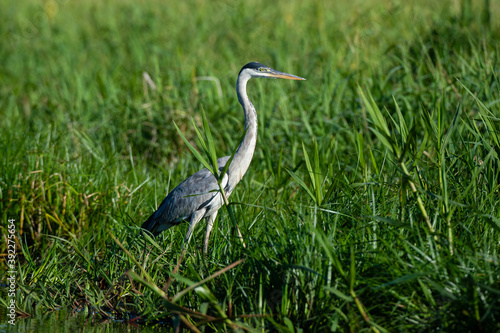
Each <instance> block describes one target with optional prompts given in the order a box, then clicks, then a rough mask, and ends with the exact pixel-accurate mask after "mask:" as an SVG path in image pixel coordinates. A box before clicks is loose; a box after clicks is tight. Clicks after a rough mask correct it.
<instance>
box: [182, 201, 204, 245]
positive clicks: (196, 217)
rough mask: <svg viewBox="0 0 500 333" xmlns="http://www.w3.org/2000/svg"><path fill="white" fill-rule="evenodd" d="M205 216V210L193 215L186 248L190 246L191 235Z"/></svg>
mask: <svg viewBox="0 0 500 333" xmlns="http://www.w3.org/2000/svg"><path fill="white" fill-rule="evenodd" d="M203 215H205V210H204V209H203V210H197V211H195V212H194V213H193V214H192V215H191V221H190V222H189V229H188V232H187V234H186V247H187V245H188V244H189V240H190V239H191V235H192V233H193V230H194V227H195V226H196V223H198V222H199V221H200V220H201V219H202V218H203Z"/></svg>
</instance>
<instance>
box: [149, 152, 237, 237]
mask: <svg viewBox="0 0 500 333" xmlns="http://www.w3.org/2000/svg"><path fill="white" fill-rule="evenodd" d="M228 160H229V156H226V157H222V158H219V159H218V160H217V166H218V168H219V172H220V171H222V169H223V168H224V166H225V165H226V163H227V161H228ZM227 178H228V177H227V175H225V177H224V178H223V183H222V185H223V187H225V186H226V184H227ZM218 190H219V185H218V184H217V180H216V179H215V177H214V175H213V174H212V173H211V172H210V171H209V170H208V169H206V168H205V169H202V170H200V171H198V172H196V173H194V174H192V175H191V176H190V177H189V178H187V179H186V180H184V181H183V182H182V183H180V184H179V185H177V187H175V188H174V189H173V190H172V191H171V192H170V193H169V194H168V195H167V197H166V198H165V199H164V200H163V201H162V203H161V204H160V206H159V207H158V210H156V212H154V213H153V214H152V215H151V216H150V217H149V218H148V219H147V220H146V221H145V222H144V223H143V224H142V228H143V229H146V230H148V231H150V232H152V233H153V235H155V236H156V235H158V234H159V233H160V232H162V231H163V230H166V229H168V228H170V227H172V226H174V225H177V224H179V223H182V222H183V221H186V220H189V218H190V216H191V215H192V214H193V213H194V212H196V211H198V210H200V209H204V210H206V211H207V212H209V211H213V209H214V208H216V209H218V208H219V207H220V204H219V200H213V199H214V197H215V196H216V195H217V194H218V192H216V191H218ZM213 204H216V205H218V206H219V207H210V206H211V205H213Z"/></svg>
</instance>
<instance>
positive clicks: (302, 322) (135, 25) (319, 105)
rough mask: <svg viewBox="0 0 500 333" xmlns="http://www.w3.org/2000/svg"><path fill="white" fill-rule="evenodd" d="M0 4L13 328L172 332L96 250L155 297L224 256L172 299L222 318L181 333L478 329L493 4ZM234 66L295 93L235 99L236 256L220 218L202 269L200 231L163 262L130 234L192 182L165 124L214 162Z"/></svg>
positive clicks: (261, 88) (487, 212) (492, 187)
mask: <svg viewBox="0 0 500 333" xmlns="http://www.w3.org/2000/svg"><path fill="white" fill-rule="evenodd" d="M0 6H1V10H0V19H1V21H2V22H4V23H3V24H2V25H0V35H1V36H3V38H1V39H0V59H1V66H0V112H1V115H2V122H1V124H0V132H1V133H2V134H1V136H0V141H1V148H0V149H1V156H2V158H1V159H0V163H1V168H2V172H1V175H0V184H1V192H0V207H1V212H2V221H1V223H2V225H1V228H2V230H3V231H4V232H3V235H6V234H7V233H6V232H5V228H6V225H7V219H9V218H15V219H16V223H17V225H18V227H19V228H18V232H19V239H20V243H19V244H18V245H19V249H18V254H19V258H20V261H19V264H20V265H21V266H20V271H21V272H22V273H21V276H20V287H19V290H18V295H17V298H18V303H17V304H18V306H19V311H20V312H21V313H25V314H31V315H39V314H40V313H44V312H45V311H47V310H53V309H58V308H60V307H69V306H71V307H74V308H75V309H85V311H88V312H89V313H90V312H92V311H96V312H97V313H99V315H100V316H102V317H105V318H107V317H111V318H118V319H130V318H135V317H137V316H140V317H141V320H142V321H144V322H146V323H149V324H152V323H158V322H160V323H165V322H166V323H171V322H170V321H172V322H173V323H174V324H175V323H176V320H181V319H179V318H181V317H182V316H183V315H186V316H187V315H188V314H186V313H185V312H179V311H174V310H175V309H172V308H171V307H169V306H167V304H168V302H167V303H164V302H162V301H161V299H160V297H159V296H158V292H155V291H154V288H151V285H150V286H149V287H145V286H142V285H137V283H136V282H133V281H132V280H128V279H126V278H124V277H123V276H122V274H123V273H124V272H125V270H128V269H134V270H137V265H135V264H134V262H133V261H132V259H131V258H130V257H129V256H127V255H126V254H125V253H124V251H123V250H122V249H121V248H120V247H119V246H118V245H117V244H118V243H117V242H115V241H114V240H113V239H112V238H110V236H109V233H108V232H112V233H113V234H114V235H115V236H116V237H117V238H118V241H119V242H120V243H123V244H124V246H125V247H126V248H127V249H128V251H130V252H131V253H132V255H133V256H134V257H135V258H136V259H137V260H139V262H140V265H142V267H144V268H146V270H147V271H148V273H149V274H150V275H151V277H152V279H153V280H154V283H155V284H157V285H158V286H159V287H160V288H162V287H164V286H165V283H166V281H168V280H169V277H171V276H174V277H176V278H175V279H174V282H173V283H171V284H169V285H170V287H169V288H166V290H165V291H166V292H167V296H166V297H167V298H169V299H170V300H171V299H172V297H173V296H174V295H178V293H179V292H181V291H182V290H183V289H184V288H186V286H188V285H189V284H190V283H194V282H196V281H201V280H203V279H205V278H207V277H208V276H210V274H212V273H214V272H216V271H218V270H219V269H221V268H223V267H226V266H227V265H229V264H231V263H232V262H235V261H237V260H239V259H242V258H246V261H245V262H244V263H242V264H240V265H239V266H238V268H235V269H232V270H229V271H227V272H225V273H224V274H223V275H221V276H220V277H218V278H214V279H210V281H208V282H207V283H206V284H205V288H206V290H209V291H210V293H206V292H202V291H200V290H199V289H198V290H192V291H190V292H187V293H186V294H184V296H183V297H180V296H179V299H178V300H176V302H177V304H179V305H182V306H184V307H186V308H190V309H193V310H196V311H200V312H201V313H203V314H204V315H211V316H214V317H217V318H224V316H228V317H230V318H231V320H233V322H232V323H228V322H227V320H226V321H223V320H221V321H216V322H211V323H206V322H200V321H196V320H195V319H196V317H188V318H190V319H189V320H190V321H191V323H192V324H193V325H197V326H198V327H199V328H201V329H214V328H219V329H230V328H234V326H232V325H236V324H235V322H236V323H237V325H240V324H241V325H243V326H245V327H254V328H259V329H265V328H267V329H271V330H273V329H274V330H276V329H279V330H290V331H295V330H297V331H298V330H300V329H303V330H305V331H311V330H313V331H320V330H332V331H334V330H351V331H360V330H368V329H371V330H381V331H383V330H384V329H388V330H417V331H418V330H438V329H445V330H469V331H477V330H484V331H492V330H498V329H499V326H498V312H499V308H500V306H499V304H498V300H499V297H500V296H499V295H500V269H499V266H498V265H499V263H498V259H499V258H498V251H499V242H498V239H499V232H500V222H499V216H500V208H499V187H498V175H499V173H498V172H499V154H500V144H499V139H498V137H499V136H498V133H499V132H500V125H499V120H500V114H499V105H498V102H499V100H500V99H499V97H500V96H499V92H500V90H499V80H498V45H499V41H500V33H499V31H500V30H499V25H498V23H497V22H498V18H499V14H500V5H499V4H498V3H497V2H494V1H493V2H490V1H487V0H485V1H469V0H461V1H458V0H457V1H441V2H437V1H427V0H425V1H396V0H392V1H389V0H387V1H331V2H330V1H287V2H285V1H277V2H274V3H272V4H271V3H269V2H266V1H259V0H250V1H232V2H227V1H215V2H209V1H194V0H189V1H183V2H165V1H156V0H152V1H129V0H125V1H107V2H100V1H93V0H89V1H85V2H76V1H70V0H60V1H55V0H53V1H36V0H32V1H22V2H18V1H9V2H6V3H2V5H0ZM249 61H259V62H262V63H264V64H266V65H269V66H271V67H273V68H275V69H277V70H281V71H285V72H289V73H293V74H296V75H300V76H303V77H305V78H307V81H305V82H299V83H297V82H281V81H267V80H255V81H256V82H254V81H251V83H250V85H249V95H250V98H251V99H252V101H253V102H254V104H255V106H256V108H257V111H258V116H259V139H258V143H257V149H256V153H255V155H254V160H253V162H252V164H251V167H250V169H249V172H248V174H247V175H246V176H245V178H244V179H243V181H242V182H241V184H239V186H238V188H237V190H236V191H235V193H234V194H233V196H232V198H231V199H232V201H233V202H234V203H235V205H234V207H235V210H236V214H237V218H238V221H239V224H240V227H241V228H242V232H243V236H244V237H245V241H246V243H247V245H248V247H247V248H246V249H243V248H241V246H240V243H239V241H238V240H237V239H234V238H233V237H232V234H231V232H230V229H231V228H230V227H231V223H230V222H229V219H228V216H227V214H226V213H225V212H224V213H222V211H221V214H220V217H219V218H218V221H217V222H216V227H215V230H214V232H213V236H212V239H211V242H210V245H211V247H212V251H211V252H210V254H209V255H208V256H207V257H205V256H204V255H203V254H202V253H201V244H202V234H203V231H204V230H202V229H203V228H201V227H200V228H198V229H197V230H196V232H195V235H194V237H193V242H192V244H191V246H190V250H189V251H188V252H187V254H186V256H185V257H184V258H182V260H181V259H180V258H179V255H180V249H181V246H182V240H183V235H184V234H185V232H186V228H187V226H181V227H177V228H175V229H174V230H170V231H168V232H165V233H164V234H163V235H162V236H161V237H160V238H159V239H157V240H156V241H154V240H150V239H147V240H146V241H145V242H146V243H144V240H142V238H140V237H139V232H138V229H137V227H138V226H139V225H140V224H141V223H142V221H144V220H145V219H146V218H147V216H149V214H150V213H151V212H152V211H153V210H154V209H155V208H156V207H157V205H158V204H159V203H160V202H161V200H162V199H163V197H164V196H165V195H166V193H168V191H169V189H172V188H173V186H175V185H177V184H178V183H179V182H180V181H181V180H183V179H184V178H185V177H187V176H189V175H190V174H192V173H193V172H195V171H197V170H199V169H200V168H201V165H200V163H198V162H197V161H196V160H195V159H194V158H193V156H191V154H190V153H189V150H188V149H186V148H187V147H185V145H184V144H183V143H182V140H181V139H180V138H179V136H178V135H177V133H176V131H175V128H174V126H173V121H175V122H176V123H177V124H178V125H179V126H180V127H181V129H182V130H183V132H184V133H185V135H186V137H187V138H189V139H191V140H193V142H196V141H195V136H196V135H195V132H194V129H193V128H192V126H191V118H194V119H195V121H196V122H197V123H198V124H201V117H200V114H201V109H203V110H205V112H206V113H207V116H208V118H209V121H210V123H211V125H212V128H213V130H212V132H213V133H214V138H215V143H216V146H217V147H218V149H219V150H218V152H219V154H220V156H225V155H228V154H229V153H230V152H231V151H232V149H234V147H236V146H237V144H238V142H237V140H238V138H239V137H240V135H241V133H242V131H243V115H242V112H241V107H240V105H239V104H238V101H237V98H236V94H235V92H234V88H235V82H236V76H237V73H238V71H239V69H240V68H241V66H243V65H244V64H245V63H247V62H249ZM206 76H209V77H211V79H212V81H206V80H204V79H203V77H206ZM219 85H220V89H219ZM363 96H364V97H365V98H362V97H363ZM305 152H307V153H306V154H305ZM287 170H288V171H287ZM308 193H311V195H309V194H308ZM0 246H1V247H2V250H3V252H4V253H5V251H6V250H5V249H6V238H5V236H4V237H2V243H1V244H0ZM177 262H180V270H179V272H178V274H179V275H180V276H181V277H180V276H178V275H176V274H173V273H172V271H173V269H174V266H175V265H176V263H177ZM208 294H210V295H211V296H207V295H208ZM243 314H252V315H258V316H257V317H249V318H246V317H239V318H237V317H236V316H238V315H243ZM269 314H272V316H267V315H269ZM172 318H173V319H172ZM176 318H177V319H176ZM205 320H206V318H205ZM184 325H186V323H184Z"/></svg>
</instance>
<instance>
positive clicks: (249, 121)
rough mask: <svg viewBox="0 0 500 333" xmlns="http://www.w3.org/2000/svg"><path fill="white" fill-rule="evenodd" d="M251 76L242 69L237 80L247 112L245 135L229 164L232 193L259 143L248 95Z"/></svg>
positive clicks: (255, 120)
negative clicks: (248, 83)
mask: <svg viewBox="0 0 500 333" xmlns="http://www.w3.org/2000/svg"><path fill="white" fill-rule="evenodd" d="M250 78H251V76H250V74H248V73H247V72H246V71H245V70H243V71H241V73H240V75H239V76H238V81H237V82H236V92H237V94H238V101H239V102H240V104H241V106H242V107H243V112H244V113H245V131H246V132H245V137H244V138H243V141H241V143H240V145H239V147H238V150H236V153H235V154H234V158H233V161H232V162H231V165H230V166H229V170H228V173H229V179H228V187H229V193H231V192H232V191H233V189H234V187H235V186H236V184H238V182H239V181H240V180H241V178H243V175H244V174H245V173H246V172H247V170H248V167H249V166H250V162H251V161H252V157H253V153H254V151H255V144H256V143H257V113H256V112H255V107H254V106H253V104H252V102H250V99H248V95H247V91H246V90H247V82H248V80H250Z"/></svg>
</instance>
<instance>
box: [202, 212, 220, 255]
mask: <svg viewBox="0 0 500 333" xmlns="http://www.w3.org/2000/svg"><path fill="white" fill-rule="evenodd" d="M216 217H217V211H215V213H213V214H212V215H210V216H209V217H208V223H207V232H206V233H205V245H204V247H203V252H205V253H207V252H208V239H209V238H210V232H212V228H213V226H214V222H215V218H216Z"/></svg>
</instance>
